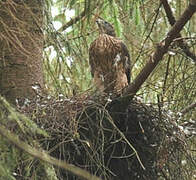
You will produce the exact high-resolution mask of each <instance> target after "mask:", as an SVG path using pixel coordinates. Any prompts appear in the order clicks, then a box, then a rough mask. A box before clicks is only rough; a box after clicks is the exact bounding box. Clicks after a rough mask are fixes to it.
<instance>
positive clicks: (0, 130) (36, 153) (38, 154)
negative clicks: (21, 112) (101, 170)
mask: <svg viewBox="0 0 196 180" xmlns="http://www.w3.org/2000/svg"><path fill="white" fill-rule="evenodd" d="M0 135H2V136H3V137H5V138H6V139H8V140H9V141H10V142H11V143H12V144H15V145H16V146H17V147H18V148H20V149H22V150H23V151H25V152H27V153H28V154H30V155H31V156H33V157H35V158H38V159H40V160H42V161H44V162H47V163H49V164H51V165H54V166H57V167H60V168H63V169H65V170H67V171H69V172H71V173H73V174H76V175H78V176H80V177H82V178H83V179H87V180H101V179H100V178H98V177H96V176H94V175H91V174H90V173H89V172H87V171H85V170H83V169H81V168H78V167H76V166H74V165H72V164H68V163H66V162H65V161H60V160H58V159H56V158H54V157H51V156H50V155H48V154H47V153H46V152H44V151H40V150H37V149H36V148H34V147H32V146H30V145H28V144H26V143H24V142H22V141H21V140H19V139H18V138H17V136H16V135H15V134H13V133H11V132H9V131H8V130H7V129H6V128H5V127H3V126H2V125H1V126H0Z"/></svg>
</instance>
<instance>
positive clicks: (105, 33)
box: [89, 18, 130, 94]
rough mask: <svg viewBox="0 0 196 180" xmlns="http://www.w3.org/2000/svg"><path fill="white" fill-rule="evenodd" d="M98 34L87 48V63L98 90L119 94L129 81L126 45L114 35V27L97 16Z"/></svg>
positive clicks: (128, 57) (128, 58)
mask: <svg viewBox="0 0 196 180" xmlns="http://www.w3.org/2000/svg"><path fill="white" fill-rule="evenodd" d="M96 23H97V25H98V28H99V36H98V37H97V39H95V40H94V41H93V42H92V43H91V45H90V48H89V64H90V67H91V74H92V77H93V79H94V83H95V85H96V87H97V88H98V90H100V91H101V92H106V93H113V94H121V92H122V89H123V88H124V87H126V86H127V85H128V84H129V83H130V55H129V52H128V49H127V47H126V45H125V44H124V43H123V42H122V40H120V39H119V38H117V37H116V34H115V30H114V27H113V26H112V25H111V24H110V23H108V22H106V21H105V20H103V19H101V18H98V19H97V20H96Z"/></svg>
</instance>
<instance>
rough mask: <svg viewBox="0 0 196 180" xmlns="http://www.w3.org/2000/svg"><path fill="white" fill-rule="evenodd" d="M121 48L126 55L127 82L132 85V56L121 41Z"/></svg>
mask: <svg viewBox="0 0 196 180" xmlns="http://www.w3.org/2000/svg"><path fill="white" fill-rule="evenodd" d="M121 48H122V52H123V55H124V63H125V64H124V66H125V73H126V75H127V81H128V84H130V79H131V71H130V68H131V58H130V54H129V51H128V49H127V46H126V45H125V44H124V43H123V42H122V41H121Z"/></svg>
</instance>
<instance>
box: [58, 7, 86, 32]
mask: <svg viewBox="0 0 196 180" xmlns="http://www.w3.org/2000/svg"><path fill="white" fill-rule="evenodd" d="M85 15H86V11H85V10H84V11H82V12H81V13H80V14H79V15H78V16H76V17H75V18H73V19H71V20H70V21H69V22H67V23H66V24H65V25H63V26H62V27H61V28H60V29H59V30H58V32H63V31H65V30H66V29H67V28H68V27H69V26H72V25H73V24H75V23H76V22H78V21H79V20H80V19H82V18H83V17H84V16H85Z"/></svg>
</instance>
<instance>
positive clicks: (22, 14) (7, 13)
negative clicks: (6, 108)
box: [0, 0, 44, 104]
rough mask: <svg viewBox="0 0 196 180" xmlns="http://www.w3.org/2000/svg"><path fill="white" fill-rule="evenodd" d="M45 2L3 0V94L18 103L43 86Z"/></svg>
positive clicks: (0, 81)
mask: <svg viewBox="0 0 196 180" xmlns="http://www.w3.org/2000/svg"><path fill="white" fill-rule="evenodd" d="M42 10H43V4H42V1H37V0H31V1H22V0H12V1H10V0H7V1H1V2H0V94H1V95H3V96H5V97H6V99H7V100H8V101H9V102H11V103H13V104H15V102H16V99H20V100H21V99H23V100H24V99H25V98H28V99H30V98H33V97H34V96H35V95H36V92H35V89H34V88H32V87H34V86H35V85H37V86H39V87H40V88H41V89H42V88H43V85H44V81H43V71H42V54H43V33H42V30H41V26H42V21H43V12H42Z"/></svg>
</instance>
